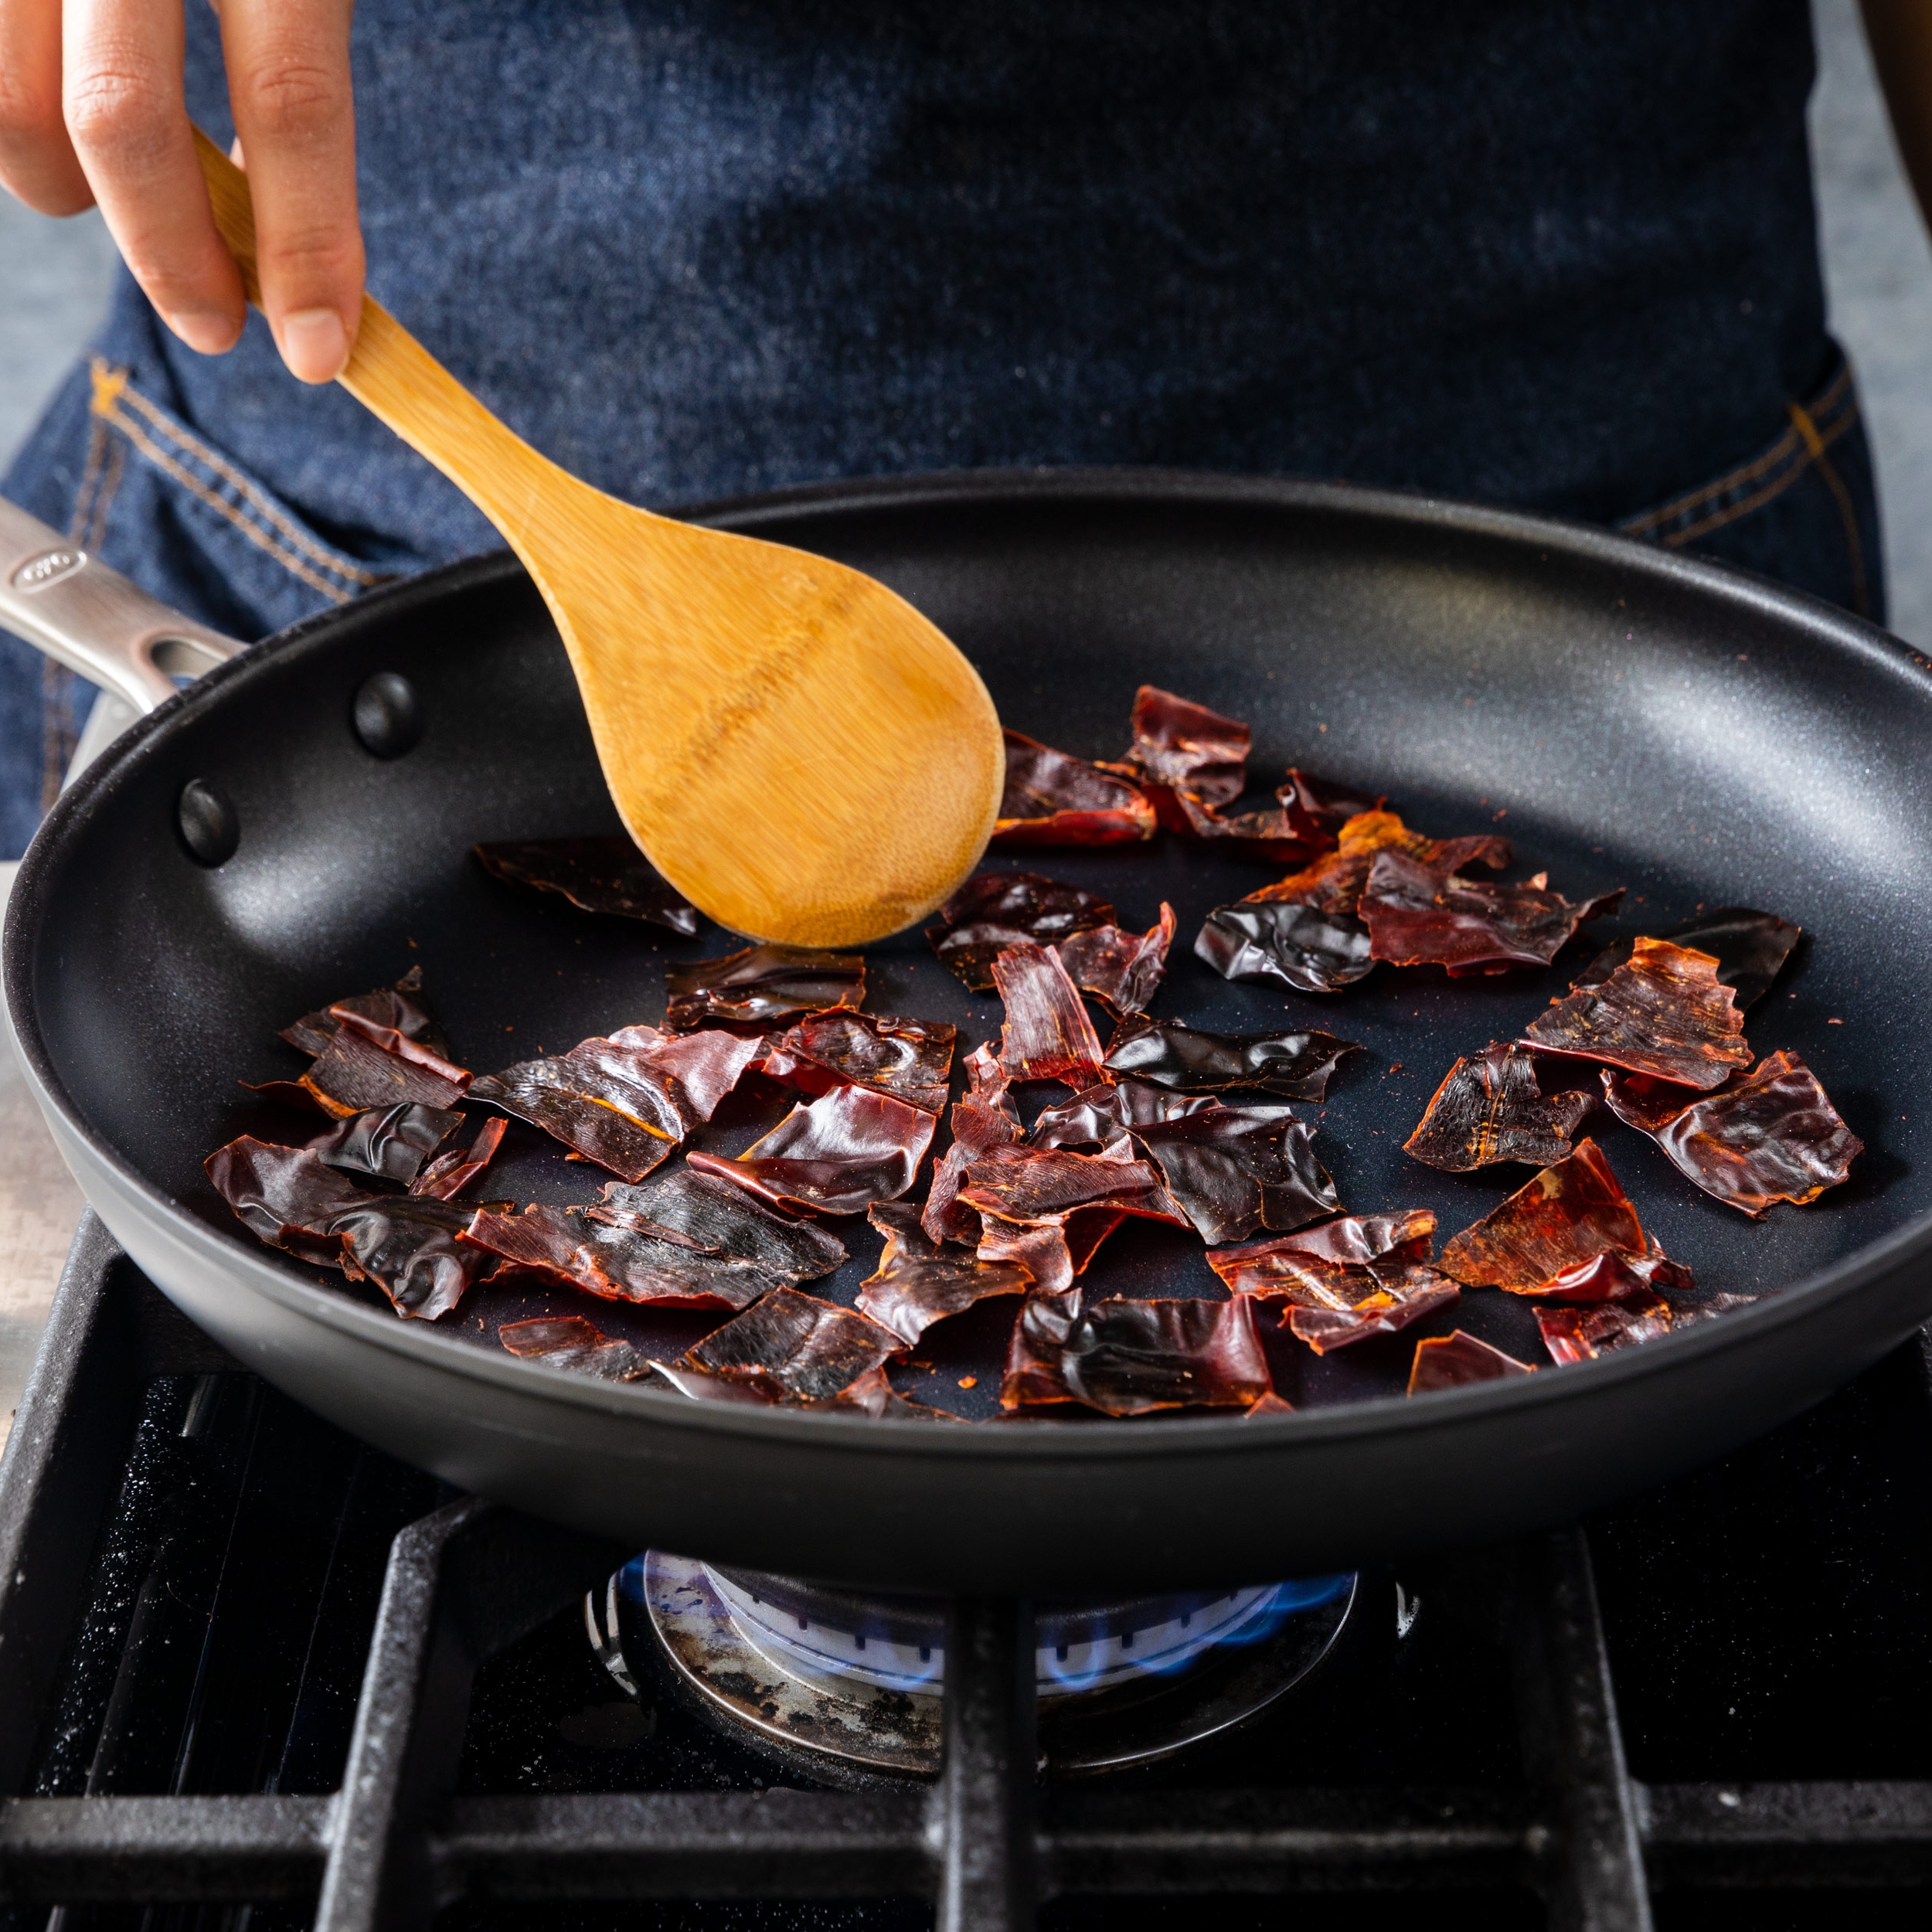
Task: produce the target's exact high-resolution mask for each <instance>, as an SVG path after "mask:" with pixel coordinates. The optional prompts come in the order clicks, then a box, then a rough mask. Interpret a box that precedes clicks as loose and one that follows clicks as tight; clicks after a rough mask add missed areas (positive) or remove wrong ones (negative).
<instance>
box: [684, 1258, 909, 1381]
mask: <svg viewBox="0 0 1932 1932" xmlns="http://www.w3.org/2000/svg"><path fill="white" fill-rule="evenodd" d="M904 1347H905V1344H904V1343H903V1342H901V1341H900V1338H899V1337H898V1336H897V1335H894V1334H893V1332H892V1331H891V1330H890V1329H889V1328H881V1327H880V1326H879V1324H878V1323H877V1322H876V1321H869V1320H868V1319H867V1318H866V1317H865V1316H864V1315H859V1314H856V1313H855V1312H854V1311H852V1309H850V1308H840V1307H839V1306H838V1304H837V1303H835V1302H832V1301H820V1300H819V1299H818V1298H817V1297H816V1296H815V1295H810V1294H800V1293H799V1292H798V1290H797V1289H796V1288H784V1287H780V1288H774V1289H773V1290H772V1291H771V1292H770V1294H767V1296H766V1297H765V1298H764V1300H763V1301H759V1302H757V1303H756V1304H753V1306H752V1307H751V1308H747V1310H746V1311H745V1312H744V1313H743V1315H739V1316H737V1317H736V1318H734V1319H733V1320H732V1321H727V1322H726V1324H725V1325H724V1326H723V1328H715V1329H713V1331H712V1332H711V1333H710V1334H709V1335H706V1337H705V1338H704V1339H703V1340H702V1342H698V1343H697V1344H696V1345H694V1346H693V1347H692V1348H691V1349H688V1350H686V1352H685V1355H683V1357H682V1359H681V1361H680V1362H679V1363H678V1364H677V1365H676V1366H679V1367H680V1368H684V1369H695V1370H696V1371H697V1372H699V1374H701V1375H710V1376H719V1378H721V1379H723V1380H725V1381H727V1382H738V1383H745V1384H747V1385H748V1386H750V1387H751V1388H752V1389H754V1390H756V1391H757V1393H760V1394H762V1395H764V1396H767V1397H768V1398H769V1399H770V1400H774V1401H778V1402H789V1403H815V1402H829V1401H831V1400H833V1399H834V1398H835V1396H838V1395H840V1394H842V1393H843V1392H844V1391H845V1390H846V1389H849V1388H850V1387H851V1386H852V1384H853V1383H855V1382H857V1381H858V1379H859V1377H860V1376H863V1375H865V1374H866V1373H868V1372H869V1371H871V1370H872V1369H878V1368H880V1367H882V1366H883V1365H884V1363H885V1362H886V1360H887V1359H889V1357H890V1356H893V1355H897V1354H899V1353H900V1352H902V1350H903V1349H904Z"/></svg>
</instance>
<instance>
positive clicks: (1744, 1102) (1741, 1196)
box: [1603, 1052, 1865, 1216]
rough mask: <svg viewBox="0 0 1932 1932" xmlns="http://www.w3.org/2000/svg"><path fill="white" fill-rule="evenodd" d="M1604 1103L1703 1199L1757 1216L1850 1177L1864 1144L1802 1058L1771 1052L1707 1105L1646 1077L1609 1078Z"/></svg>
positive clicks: (1624, 1075)
mask: <svg viewBox="0 0 1932 1932" xmlns="http://www.w3.org/2000/svg"><path fill="white" fill-rule="evenodd" d="M1603 1080H1604V1099H1605V1100H1607V1102H1608V1103H1609V1105H1610V1111H1611V1112H1612V1113H1613V1114H1615V1115H1616V1116H1617V1118H1618V1119H1619V1120H1621V1121H1628V1123H1629V1124H1630V1125H1631V1126H1632V1127H1634V1128H1638V1129H1639V1130H1641V1131H1642V1132H1644V1133H1645V1134H1649V1135H1650V1136H1651V1138H1652V1139H1653V1140H1655V1141H1656V1143H1657V1145H1658V1146H1659V1147H1661V1148H1662V1149H1663V1150H1664V1151H1665V1153H1666V1154H1668V1155H1669V1156H1670V1158H1671V1159H1672V1162H1673V1163H1674V1164H1675V1165H1676V1166H1677V1167H1678V1168H1679V1169H1680V1170H1681V1171H1682V1172H1683V1173H1685V1175H1689V1178H1690V1179H1692V1181H1694V1182H1696V1184H1697V1185H1698V1186H1699V1187H1700V1188H1702V1189H1703V1190H1704V1192H1706V1194H1709V1195H1711V1196H1713V1197H1714V1198H1715V1199H1718V1200H1719V1201H1722V1202H1724V1204H1725V1205H1726V1206H1727V1207H1734V1208H1739V1209H1742V1210H1743V1212H1744V1213H1747V1214H1749V1215H1751V1216H1757V1215H1761V1214H1762V1213H1764V1211H1765V1209H1767V1208H1768V1207H1770V1206H1772V1205H1773V1204H1774V1202H1779V1201H1790V1202H1793V1203H1794V1204H1796V1205H1797V1206H1803V1205H1804V1202H1807V1201H1815V1200H1816V1199H1818V1196H1820V1195H1821V1194H1822V1193H1823V1192H1825V1189H1827V1188H1828V1187H1836V1186H1837V1185H1838V1183H1839V1182H1841V1181H1842V1180H1844V1179H1845V1178H1846V1177H1847V1176H1848V1175H1849V1174H1850V1172H1851V1170H1852V1162H1853V1161H1854V1160H1855V1159H1856V1158H1858V1156H1859V1155H1860V1154H1861V1153H1862V1152H1863V1151H1864V1149H1865V1143H1864V1142H1863V1141H1861V1140H1860V1139H1859V1137H1858V1136H1857V1135H1856V1134H1854V1133H1853V1132H1852V1130H1851V1129H1850V1128H1849V1127H1847V1126H1846V1125H1845V1123H1844V1121H1842V1120H1841V1119H1839V1117H1838V1110H1837V1109H1836V1108H1835V1107H1833V1106H1832V1103H1831V1101H1830V1100H1828V1099H1827V1098H1826V1097H1825V1090H1824V1088H1823V1087H1821V1086H1819V1084H1818V1079H1817V1077H1816V1075H1815V1074H1814V1073H1812V1071H1811V1069H1810V1068H1809V1067H1808V1066H1806V1065H1805V1064H1804V1061H1802V1060H1800V1059H1799V1058H1798V1056H1797V1054H1795V1053H1788V1052H1781V1053H1769V1054H1767V1055H1766V1056H1765V1057H1764V1059H1763V1060H1760V1061H1759V1062H1758V1063H1757V1066H1754V1067H1753V1069H1752V1070H1750V1072H1749V1073H1734V1074H1733V1075H1732V1076H1731V1078H1730V1080H1729V1082H1728V1083H1726V1084H1725V1085H1724V1086H1723V1087H1719V1089H1718V1090H1716V1093H1714V1094H1708V1095H1706V1097H1703V1098H1702V1099H1698V1100H1689V1101H1688V1102H1687V1101H1686V1097H1685V1093H1684V1090H1683V1089H1682V1087H1675V1086H1673V1085H1671V1084H1668V1083H1665V1082H1664V1081H1662V1080H1650V1079H1647V1078H1645V1077H1644V1076H1643V1075H1641V1074H1631V1073H1604V1077H1603Z"/></svg>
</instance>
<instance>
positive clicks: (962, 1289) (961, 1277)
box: [858, 1201, 1032, 1345]
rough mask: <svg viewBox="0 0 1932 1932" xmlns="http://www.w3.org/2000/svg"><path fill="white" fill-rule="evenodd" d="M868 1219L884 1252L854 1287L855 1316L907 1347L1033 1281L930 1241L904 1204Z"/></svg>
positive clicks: (886, 1206)
mask: <svg viewBox="0 0 1932 1932" xmlns="http://www.w3.org/2000/svg"><path fill="white" fill-rule="evenodd" d="M867 1218H868V1219H869V1220H870V1221H871V1223H872V1226H874V1227H876V1229H878V1230H879V1233H881V1234H883V1236H885V1237H886V1247H885V1251H884V1252H883V1253H882V1254H881V1255H880V1256H879V1266H878V1267H877V1268H876V1270H874V1271H873V1273H872V1274H869V1275H868V1276H867V1277H866V1279H865V1280H864V1281H862V1282H860V1284H859V1297H858V1301H859V1313H860V1314H861V1315H866V1316H867V1317H869V1318H870V1319H871V1320H872V1321H876V1322H877V1323H879V1325H880V1326H881V1327H882V1328H889V1329H891V1331H892V1332H893V1334H894V1335H897V1336H898V1337H899V1338H900V1340H901V1341H902V1342H905V1343H906V1344H907V1345H910V1344H911V1343H913V1342H917V1340H918V1339H919V1338H920V1336H921V1335H923V1334H924V1333H925V1332H926V1331H927V1329H928V1328H930V1327H931V1326H932V1325H933V1324H934V1322H935V1321H944V1320H945V1318H947V1316H948V1315H961V1314H963V1313H964V1311H966V1310H967V1309H968V1308H972V1307H974V1306H975V1305H976V1304H978V1303H979V1302H981V1301H985V1299H986V1298H988V1296H989V1295H997V1294H1022V1293H1023V1292H1024V1291H1026V1288H1027V1287H1028V1286H1029V1284H1031V1282H1032V1275H1031V1274H1029V1273H1028V1272H1027V1270H1026V1269H1025V1268H1023V1267H1019V1266H1018V1265H1017V1264H1014V1263H1012V1262H1009V1261H981V1260H978V1258H977V1257H975V1256H973V1255H970V1254H967V1253H962V1252H961V1250H959V1249H957V1248H954V1247H947V1246H945V1245H944V1243H940V1242H938V1241H935V1240H932V1239H931V1238H930V1236H928V1235H927V1233H926V1231H925V1230H924V1229H923V1228H922V1227H921V1226H920V1221H919V1210H918V1209H917V1208H915V1207H913V1206H910V1205H908V1204H906V1203H905V1202H897V1201H891V1202H881V1203H880V1204H879V1206H876V1207H874V1208H872V1209H869V1211H868V1214H867Z"/></svg>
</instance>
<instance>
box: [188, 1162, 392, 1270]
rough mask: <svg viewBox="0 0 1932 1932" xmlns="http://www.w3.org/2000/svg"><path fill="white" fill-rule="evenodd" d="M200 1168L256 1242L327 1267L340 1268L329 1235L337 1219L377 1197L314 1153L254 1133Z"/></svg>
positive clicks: (338, 1244) (335, 1242)
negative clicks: (203, 1169) (259, 1139)
mask: <svg viewBox="0 0 1932 1932" xmlns="http://www.w3.org/2000/svg"><path fill="white" fill-rule="evenodd" d="M202 1167H203V1168H205V1169H206V1172H207V1175H208V1178H209V1180H210V1181H212V1182H213V1183H214V1186H215V1192H216V1193H217V1194H219V1196H221V1198H222V1199H223V1200H224V1201H226V1202H227V1203H228V1205H229V1206H230V1208H232V1209H233V1210H234V1212H235V1216H236V1219H238V1220H240V1223H242V1225H243V1226H244V1227H245V1228H247V1230H248V1231H249V1233H251V1234H252V1235H253V1236H255V1238H256V1239H257V1240H259V1241H262V1242H264V1243H267V1246H269V1247H271V1248H282V1249H285V1250H287V1252H288V1253H291V1254H297V1255H300V1256H301V1257H302V1259H303V1260H305V1261H316V1262H319V1263H321V1264H322V1265H323V1266H324V1267H342V1266H343V1264H344V1255H343V1250H342V1238H341V1236H338V1235H336V1234H335V1233H332V1232H331V1231H330V1224H331V1223H332V1222H333V1221H334V1219H335V1217H336V1216H338V1214H345V1213H349V1212H350V1211H351V1210H352V1209H355V1208H358V1207H360V1206H362V1204H363V1203H364V1202H367V1201H372V1200H374V1199H376V1196H374V1195H373V1194H372V1193H371V1192H369V1190H368V1189H366V1188H361V1187H358V1186H357V1185H355V1182H352V1181H351V1180H350V1179H348V1177H347V1176H346V1175H344V1174H343V1173H342V1172H340V1170H339V1169H338V1168H333V1167H331V1166H330V1165H328V1164H327V1163H326V1162H325V1161H324V1160H323V1159H322V1158H321V1155H320V1154H318V1152H317V1151H315V1149H314V1148H306V1147H281V1146H277V1145H275V1144H274V1142H273V1141H258V1140H257V1139H256V1138H254V1136H253V1134H243V1135H242V1136H241V1138H240V1139H238V1140H233V1141H229V1142H228V1144H227V1145H226V1146H225V1147H218V1148H216V1150H215V1151H214V1152H213V1153H212V1154H211V1155H209V1156H208V1158H207V1159H206V1161H204V1162H202Z"/></svg>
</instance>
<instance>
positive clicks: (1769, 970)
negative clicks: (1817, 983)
mask: <svg viewBox="0 0 1932 1932" xmlns="http://www.w3.org/2000/svg"><path fill="white" fill-rule="evenodd" d="M1800 931H1801V928H1800V927H1796V926H1794V925H1793V924H1792V923H1791V921H1790V920H1787V919H1780V918H1779V917H1778V916H1777V913H1760V912H1756V911H1753V910H1752V909H1751V907H1750V906H1713V907H1712V908H1711V909H1710V910H1709V911H1708V912H1700V913H1698V914H1697V915H1696V917H1693V918H1690V919H1687V920H1685V921H1684V923H1682V925H1681V926H1673V927H1672V928H1671V930H1669V931H1668V932H1667V933H1659V934H1657V937H1658V938H1659V939H1668V940H1669V941H1670V942H1671V944H1672V945H1673V946H1683V947H1689V948H1690V949H1692V951H1696V952H1700V953H1709V954H1711V956H1712V957H1713V958H1714V959H1716V961H1717V977H1718V978H1719V979H1720V980H1721V981H1723V983H1724V984H1725V985H1726V986H1728V987H1730V988H1731V989H1732V990H1733V992H1735V993H1736V995H1737V1010H1738V1011H1739V1012H1740V1013H1741V1012H1743V1011H1744V1009H1746V1008H1747V1007H1748V1006H1749V1005H1751V1003H1752V1002H1753V1001H1754V1000H1757V999H1759V998H1762V997H1763V996H1764V994H1766V993H1767V992H1769V991H1770V986H1771V982H1772V981H1774V979H1776V978H1777V976H1778V975H1779V974H1780V973H1781V972H1782V971H1784V962H1785V961H1787V959H1789V958H1790V957H1791V948H1792V947H1794V946H1795V945H1796V944H1798V935H1799V933H1800ZM1636 943H1637V942H1636V941H1635V940H1632V939H1620V940H1616V941H1615V942H1614V944H1611V945H1608V946H1606V947H1604V950H1603V951H1601V952H1600V953H1599V954H1597V957H1595V958H1594V959H1593V960H1592V961H1590V964H1588V965H1587V966H1586V967H1585V968H1583V971H1581V972H1580V973H1579V974H1578V975H1577V978H1576V979H1575V981H1573V985H1574V986H1575V987H1578V988H1580V987H1584V986H1600V985H1602V984H1603V983H1604V981H1605V980H1607V978H1609V977H1610V976H1611V974H1612V973H1614V971H1616V970H1617V968H1618V967H1619V966H1623V965H1627V964H1628V963H1629V961H1630V956H1631V951H1632V949H1633V948H1634V947H1635V945H1636Z"/></svg>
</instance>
